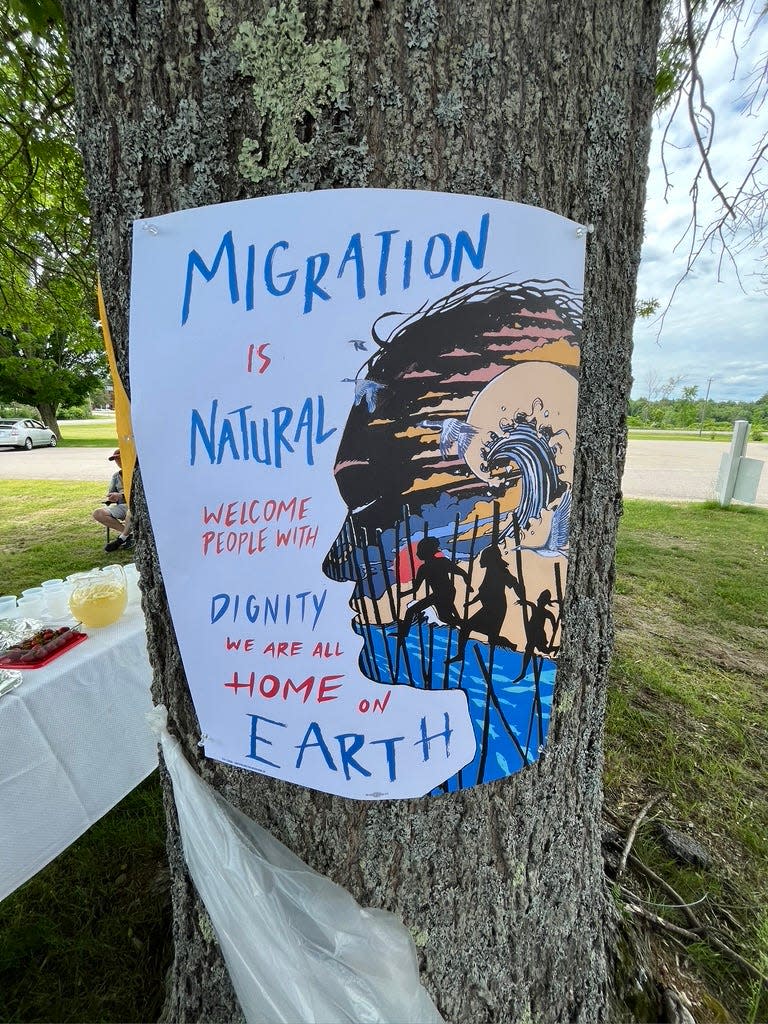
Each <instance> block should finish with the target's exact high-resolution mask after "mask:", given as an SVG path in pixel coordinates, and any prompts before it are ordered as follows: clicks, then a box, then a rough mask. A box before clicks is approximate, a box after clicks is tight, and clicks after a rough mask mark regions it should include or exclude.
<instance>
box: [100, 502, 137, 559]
mask: <svg viewBox="0 0 768 1024" xmlns="http://www.w3.org/2000/svg"><path fill="white" fill-rule="evenodd" d="M96 511H97V512H98V511H99V509H97V510H96ZM105 511H106V512H107V514H108V515H109V516H110V517H111V520H112V521H111V522H106V523H105V524H104V525H105V526H108V527H109V529H110V530H117V531H118V536H117V537H116V538H115V540H111V541H109V543H107V544H105V545H104V550H105V551H119V550H120V549H121V548H129V547H131V546H132V545H133V536H132V533H131V513H130V511H129V510H128V509H127V508H126V507H125V506H124V505H115V507H114V510H113V511H110V510H109V509H108V508H107V509H105ZM123 511H124V515H120V514H119V513H121V512H123ZM116 513H117V514H116ZM95 517H96V513H95V512H94V518H95ZM98 521H99V522H101V520H98Z"/></svg>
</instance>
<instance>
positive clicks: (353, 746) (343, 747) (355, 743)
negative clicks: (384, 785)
mask: <svg viewBox="0 0 768 1024" xmlns="http://www.w3.org/2000/svg"><path fill="white" fill-rule="evenodd" d="M335 738H336V740H337V741H338V744H339V751H340V752H341V767H342V768H343V770H344V777H345V778H346V780H347V782H349V781H350V779H351V778H352V776H351V775H350V774H349V769H350V768H354V769H355V771H356V772H360V774H361V775H364V776H365V778H366V779H368V778H370V776H371V773H370V772H369V771H368V769H367V768H363V766H362V765H361V764H360V762H359V761H356V760H355V757H354V755H355V754H356V753H357V752H358V750H359V749H360V747H362V746H364V744H365V737H364V736H361V735H360V733H359V732H343V733H341V735H340V736H336V737H335ZM348 740H351V741H352V742H351V743H350V744H349V745H347V741H348Z"/></svg>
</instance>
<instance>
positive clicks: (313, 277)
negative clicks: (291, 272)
mask: <svg viewBox="0 0 768 1024" xmlns="http://www.w3.org/2000/svg"><path fill="white" fill-rule="evenodd" d="M317 260H319V261H320V264H319V266H317V264H316V261H317ZM330 262H331V257H330V256H329V255H328V253H327V252H318V253H315V255H314V256H309V257H307V273H306V277H305V278H304V312H305V313H310V312H311V311H312V300H313V297H314V296H315V295H316V296H317V297H318V299H322V300H323V302H328V300H329V299H330V297H331V296H330V295H329V294H328V292H327V291H325V290H324V289H323V288H319V287H318V282H320V281H321V280H322V279H323V277H325V272H326V271H327V270H328V264H329V263H330ZM316 266H317V269H315V268H316Z"/></svg>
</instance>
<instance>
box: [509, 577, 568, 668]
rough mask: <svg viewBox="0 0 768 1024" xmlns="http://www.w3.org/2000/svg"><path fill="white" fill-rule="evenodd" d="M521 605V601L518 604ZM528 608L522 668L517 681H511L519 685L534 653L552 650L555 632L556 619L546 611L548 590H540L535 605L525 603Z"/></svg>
mask: <svg viewBox="0 0 768 1024" xmlns="http://www.w3.org/2000/svg"><path fill="white" fill-rule="evenodd" d="M518 603H519V604H523V602H522V601H519V602H518ZM525 604H526V605H527V606H528V609H529V612H528V621H527V623H526V627H525V639H526V644H525V654H524V656H523V667H522V669H521V670H520V675H519V676H518V677H517V679H513V680H512V682H513V683H519V682H520V680H521V679H525V676H526V673H527V672H528V666H529V665H530V664H531V658H532V657H533V655H534V654H535V652H536V651H539V653H540V654H549V653H550V652H551V651H553V650H554V648H553V647H552V643H551V641H552V640H554V638H555V631H556V630H557V619H556V618H555V616H554V615H553V614H552V612H550V611H548V606H549V605H551V604H552V594H551V593H550V591H549V590H542V592H541V593H540V594H539V598H538V600H537V601H536V604H534V603H533V601H525ZM547 622H550V623H551V624H552V636H551V639H550V640H547V629H546V626H547Z"/></svg>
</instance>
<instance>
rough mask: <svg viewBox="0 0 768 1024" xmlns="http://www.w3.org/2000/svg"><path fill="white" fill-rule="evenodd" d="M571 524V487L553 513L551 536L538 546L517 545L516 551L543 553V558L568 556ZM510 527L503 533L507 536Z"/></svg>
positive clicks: (550, 528)
mask: <svg viewBox="0 0 768 1024" xmlns="http://www.w3.org/2000/svg"><path fill="white" fill-rule="evenodd" d="M570 525H571V489H570V487H569V488H568V490H567V491H566V492H565V494H564V495H563V496H562V498H561V499H560V504H559V505H558V506H557V508H556V509H555V511H554V512H553V514H552V522H551V524H550V527H549V536H548V537H547V539H546V540H545V541H544V543H543V544H542V545H541V547H538V548H523V547H522V546H521V547H519V548H518V547H515V548H513V550H514V551H532V552H533V554H534V555H541V557H542V558H567V557H568V552H567V550H566V548H567V547H568V533H569V529H570ZM508 533H509V528H507V530H505V531H504V532H503V534H502V535H501V536H502V537H503V536H506V535H507V534H508Z"/></svg>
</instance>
